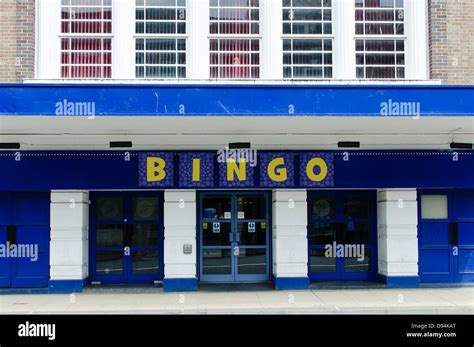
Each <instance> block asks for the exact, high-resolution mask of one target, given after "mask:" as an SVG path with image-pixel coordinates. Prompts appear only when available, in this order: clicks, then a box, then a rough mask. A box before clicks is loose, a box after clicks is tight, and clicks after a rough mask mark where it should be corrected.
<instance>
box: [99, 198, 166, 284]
mask: <svg viewBox="0 0 474 347" xmlns="http://www.w3.org/2000/svg"><path fill="white" fill-rule="evenodd" d="M162 201H163V200H162V194H161V193H155V192H133V193H95V194H94V195H93V199H92V207H91V213H92V216H91V221H92V225H91V227H92V229H91V231H92V232H91V236H92V237H91V250H92V252H91V265H92V266H91V275H92V279H93V280H94V281H100V282H102V283H152V282H153V281H156V280H161V279H163V211H162V206H163V202H162Z"/></svg>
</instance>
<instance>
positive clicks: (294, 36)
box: [280, 0, 334, 81]
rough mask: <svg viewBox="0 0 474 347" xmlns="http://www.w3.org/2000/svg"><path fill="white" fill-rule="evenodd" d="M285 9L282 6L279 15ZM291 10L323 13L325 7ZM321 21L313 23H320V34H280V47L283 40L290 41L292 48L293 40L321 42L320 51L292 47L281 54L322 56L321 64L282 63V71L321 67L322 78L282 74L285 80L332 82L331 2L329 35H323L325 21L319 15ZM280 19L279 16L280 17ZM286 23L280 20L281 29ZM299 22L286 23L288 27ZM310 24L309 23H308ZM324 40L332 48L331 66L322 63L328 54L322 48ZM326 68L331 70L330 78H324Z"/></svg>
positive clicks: (332, 21)
mask: <svg viewBox="0 0 474 347" xmlns="http://www.w3.org/2000/svg"><path fill="white" fill-rule="evenodd" d="M280 2H281V3H283V1H280ZM321 3H322V4H323V3H324V1H323V0H321ZM284 9H285V8H284V7H283V6H282V11H281V13H283V10H284ZM292 9H296V10H298V9H302V10H306V9H321V11H323V10H324V9H325V7H292ZM321 16H322V18H321V21H315V23H319V22H321V27H322V30H321V34H286V33H283V34H282V45H283V42H284V41H285V40H291V45H292V46H293V41H294V40H305V39H306V40H321V46H322V47H321V51H313V52H312V51H295V50H294V49H293V47H292V49H291V51H283V52H282V54H283V55H284V54H288V53H289V54H291V55H292V56H293V54H295V53H296V54H298V53H301V54H304V53H306V54H321V56H322V58H321V59H322V61H321V64H301V65H299V64H294V63H291V64H285V63H284V62H283V69H285V68H286V67H289V68H291V69H292V71H293V69H294V68H297V67H321V69H322V77H294V76H292V77H284V73H283V78H284V79H285V80H295V81H298V80H311V81H321V80H332V79H333V78H334V4H333V1H332V2H331V22H330V23H331V33H330V34H325V33H324V24H325V23H327V22H326V21H325V20H324V14H323V13H321ZM280 17H281V16H280ZM287 22H288V21H284V20H283V19H282V24H281V26H282V28H283V26H284V24H285V23H287ZM299 22H300V21H289V22H288V23H289V24H290V25H292V24H294V23H299ZM308 22H310V21H308ZM325 40H331V46H332V49H331V60H332V62H331V64H326V63H325V62H324V60H325V55H326V54H327V53H328V51H326V50H325V48H324V42H325ZM283 55H282V59H283ZM327 67H330V68H331V69H332V74H331V77H326V76H325V71H324V70H325V68H327Z"/></svg>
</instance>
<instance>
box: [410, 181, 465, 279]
mask: <svg viewBox="0 0 474 347" xmlns="http://www.w3.org/2000/svg"><path fill="white" fill-rule="evenodd" d="M419 212H420V213H419V216H420V222H419V228H418V238H419V272H420V279H421V281H422V282H425V283H437V282H439V283H443V282H444V283H446V282H473V281H474V191H472V190H465V191H454V190H452V191H422V192H420V194H419Z"/></svg>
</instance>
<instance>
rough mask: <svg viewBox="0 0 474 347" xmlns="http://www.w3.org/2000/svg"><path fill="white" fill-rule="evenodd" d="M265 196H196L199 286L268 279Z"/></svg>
mask: <svg viewBox="0 0 474 347" xmlns="http://www.w3.org/2000/svg"><path fill="white" fill-rule="evenodd" d="M268 204H269V199H268V194H267V193H203V194H201V195H200V208H199V210H200V215H199V221H200V232H199V234H200V255H201V256H200V261H199V263H200V280H201V282H263V281H268V280H269V279H270V269H269V267H270V265H269V264H270V261H269V260H270V251H269V248H268V245H269V243H270V241H269V240H270V219H269V213H270V211H269V210H270V209H269V205H268Z"/></svg>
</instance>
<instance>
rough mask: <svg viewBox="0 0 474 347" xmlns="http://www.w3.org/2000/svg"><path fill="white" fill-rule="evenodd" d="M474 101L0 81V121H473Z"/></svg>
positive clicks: (442, 89)
mask: <svg viewBox="0 0 474 347" xmlns="http://www.w3.org/2000/svg"><path fill="white" fill-rule="evenodd" d="M25 100H28V101H29V102H25ZM361 100H364V102H361ZM473 100H474V87H473V86H446V85H443V86H440V85H363V86H360V85H358V86H353V85H248V84H245V85H203V84H196V85H189V84H181V85H171V84H170V85H139V86H137V85H127V84H120V85H118V84H100V85H97V84H94V85H93V84H61V85H58V84H30V85H25V84H0V116H68V115H81V114H80V112H76V111H80V110H81V106H84V107H85V108H84V110H83V111H84V112H85V111H88V110H91V111H92V109H93V111H94V115H95V116H211V117H214V116H226V117H229V116H253V117H260V116H341V117H358V116H363V117H384V115H385V116H395V117H397V116H407V117H412V116H418V114H407V112H403V111H407V110H406V109H405V110H404V109H403V107H402V108H401V109H398V112H397V107H398V106H402V105H400V104H399V103H416V104H414V106H415V108H418V106H419V116H420V117H437V116H440V117H441V116H442V117H452V116H474V102H473ZM82 103H86V104H84V105H80V104H82ZM87 103H89V104H87ZM407 106H409V105H407ZM76 107H78V108H79V109H77V108H76ZM385 110H386V111H387V112H384V111H385ZM69 111H70V112H69ZM412 111H413V110H412ZM408 113H410V112H408ZM412 113H413V112H412ZM416 113H418V112H416ZM88 115H89V114H84V116H88Z"/></svg>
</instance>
